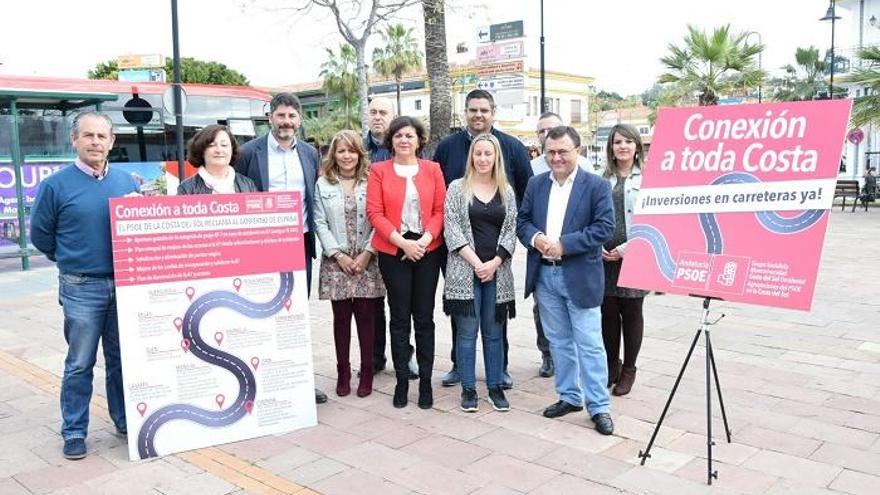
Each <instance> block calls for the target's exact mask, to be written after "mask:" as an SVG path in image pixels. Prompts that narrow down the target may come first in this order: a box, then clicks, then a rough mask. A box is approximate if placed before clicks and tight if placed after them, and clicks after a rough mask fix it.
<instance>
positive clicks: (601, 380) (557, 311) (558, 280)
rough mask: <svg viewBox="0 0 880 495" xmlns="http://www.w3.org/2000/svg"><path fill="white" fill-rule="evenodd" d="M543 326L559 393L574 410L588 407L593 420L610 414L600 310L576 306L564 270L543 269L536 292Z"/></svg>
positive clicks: (552, 267)
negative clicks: (548, 342)
mask: <svg viewBox="0 0 880 495" xmlns="http://www.w3.org/2000/svg"><path fill="white" fill-rule="evenodd" d="M535 297H536V298H537V299H538V308H539V310H540V313H541V324H542V325H543V326H544V334H545V335H546V336H547V340H549V341H550V354H551V355H552V356H553V363H554V364H555V365H556V392H557V393H558V394H559V398H560V400H564V401H565V402H568V403H569V404H571V405H573V406H581V405H583V404H584V403H586V406H587V411H589V413H590V416H593V415H596V414H599V413H605V412H608V410H609V407H610V403H611V398H610V397H609V396H608V389H607V388H605V387H606V385H607V383H608V363H607V361H606V358H605V346H604V345H603V343H602V316H601V312H600V310H599V307H598V306H597V307H594V308H581V307H579V306H577V305H575V304H574V302H573V301H572V300H571V297H570V296H569V294H568V288H567V287H566V286H565V278H564V277H563V274H562V267H561V266H547V265H542V266H541V267H540V268H539V270H538V284H537V287H536V289H535Z"/></svg>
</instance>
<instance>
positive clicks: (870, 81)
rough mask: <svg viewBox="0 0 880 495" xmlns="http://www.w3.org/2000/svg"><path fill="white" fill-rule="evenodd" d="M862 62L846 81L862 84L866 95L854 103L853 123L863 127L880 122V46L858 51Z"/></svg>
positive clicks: (855, 125)
mask: <svg viewBox="0 0 880 495" xmlns="http://www.w3.org/2000/svg"><path fill="white" fill-rule="evenodd" d="M858 57H859V58H860V59H861V64H859V66H858V67H856V68H855V69H854V70H853V71H852V74H850V75H849V76H847V77H846V78H845V81H846V82H849V83H853V84H857V85H860V86H862V87H863V88H864V91H862V93H864V95H865V96H860V97H858V98H856V100H855V103H853V110H852V124H853V126H854V127H861V126H863V125H867V124H880V47H877V46H871V47H865V48H862V49H861V50H859V51H858Z"/></svg>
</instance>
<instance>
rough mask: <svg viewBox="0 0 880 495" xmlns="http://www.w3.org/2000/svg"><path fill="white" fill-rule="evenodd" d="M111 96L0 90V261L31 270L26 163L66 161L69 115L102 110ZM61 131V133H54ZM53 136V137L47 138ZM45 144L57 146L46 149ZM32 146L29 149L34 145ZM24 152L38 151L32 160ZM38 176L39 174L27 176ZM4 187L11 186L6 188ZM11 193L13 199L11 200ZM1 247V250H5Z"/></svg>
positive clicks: (32, 189)
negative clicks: (11, 261) (18, 261)
mask: <svg viewBox="0 0 880 495" xmlns="http://www.w3.org/2000/svg"><path fill="white" fill-rule="evenodd" d="M117 98H118V95H116V94H114V93H92V92H65V91H40V90H20V89H8V88H2V87H0V194H2V196H0V201H2V204H0V206H2V212H0V224H2V232H0V235H2V238H0V239H2V242H3V244H0V257H4V258H8V257H19V258H21V268H22V270H27V269H29V268H30V259H29V258H30V256H32V255H33V254H35V252H34V250H33V249H31V248H30V247H29V246H28V235H27V232H28V225H29V222H28V220H27V219H28V213H29V212H30V207H31V205H32V203H33V195H34V194H36V186H35V183H36V180H29V181H28V182H29V184H30V186H31V187H27V188H26V183H25V176H24V171H25V167H26V165H27V162H29V161H30V160H32V159H34V160H37V161H39V160H40V159H43V158H51V156H49V155H54V156H55V158H56V159H57V157H58V156H69V155H70V153H71V151H72V150H71V145H70V142H69V138H67V136H68V135H69V132H68V130H69V129H70V123H69V122H68V120H69V118H68V116H69V114H70V113H71V112H72V111H76V110H78V109H82V108H87V107H91V108H95V109H97V110H100V109H101V105H102V104H103V103H104V102H112V101H116V100H117ZM58 126H62V127H63V130H64V131H65V132H47V131H48V130H49V129H52V130H53V131H57V128H58ZM50 136H54V137H50ZM47 139H50V140H54V141H56V142H52V143H46V142H45V141H46V140H47ZM31 143H34V144H33V145H32V144H31ZM29 148H34V149H39V150H40V153H39V154H38V155H37V156H32V154H29V153H28V149H29ZM29 172H30V173H31V174H38V173H40V172H38V171H29ZM6 186H14V188H13V187H6ZM13 189H14V198H13V195H12V194H11V192H12V190H13ZM4 244H5V245H4Z"/></svg>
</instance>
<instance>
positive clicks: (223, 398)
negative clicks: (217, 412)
mask: <svg viewBox="0 0 880 495" xmlns="http://www.w3.org/2000/svg"><path fill="white" fill-rule="evenodd" d="M214 400H215V401H217V407H219V408H220V409H223V402H225V401H226V396H225V395H223V394H217V397H214Z"/></svg>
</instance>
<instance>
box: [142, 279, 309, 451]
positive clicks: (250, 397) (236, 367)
mask: <svg viewBox="0 0 880 495" xmlns="http://www.w3.org/2000/svg"><path fill="white" fill-rule="evenodd" d="M280 276H281V285H280V287H279V288H278V293H277V294H275V296H274V297H273V298H272V299H271V300H269V301H268V302H262V303H256V302H253V301H249V300H247V299H245V298H243V297H241V296H239V295H238V294H237V293H235V292H229V291H213V292H208V293H206V294H204V295H202V296H200V297H199V298H197V299H196V300H195V301H193V302H192V304H190V306H189V309H187V311H186V315H185V316H184V317H183V324H182V327H181V333H182V338H184V339H189V341H190V347H189V351H190V352H192V354H193V356H195V357H196V358H198V359H201V360H202V361H204V362H206V363H208V364H212V365H214V366H219V367H221V368H224V369H226V370H229V372H230V373H232V374H233V375H234V376H235V377H236V379H237V380H238V385H239V391H238V396H237V397H236V398H235V400H234V401H232V403H231V404H230V405H229V407H227V408H226V409H221V410H219V411H209V410H207V409H202V408H200V407H196V406H193V405H190V404H169V405H167V406H164V407H162V408H160V409H157V410H156V411H154V412H153V413H152V414H150V415H149V416H148V417H147V419H146V420H145V421H144V423H143V424H142V425H141V429H140V431H139V432H138V438H137V449H138V454H139V455H140V457H141V459H145V458H148V457H156V456H158V455H159V454H158V453H157V452H156V448H155V445H154V440H155V437H156V433H157V431H158V430H159V428H160V427H161V426H162V425H163V424H165V423H167V422H169V421H173V420H175V419H183V420H188V421H193V422H195V423H198V424H200V425H204V426H209V427H215V428H216V427H222V426H228V425H231V424H233V423H235V422H237V421H238V420H239V419H241V418H242V417H243V416H244V415H245V414H247V407H246V406H245V405H246V404H248V402H250V404H251V405H252V404H253V401H254V399H255V398H256V395H257V387H256V381H255V378H254V374H253V372H252V371H251V369H250V368H249V367H248V365H247V364H245V363H244V361H242V360H240V359H238V358H237V357H235V356H233V355H232V354H228V353H226V352H223V351H221V350H219V349H216V348H214V347H211V346H209V345H208V344H207V343H206V342H205V340H204V339H202V337H201V335H200V333H199V323H200V322H201V320H202V318H204V317H205V315H206V314H207V313H208V312H209V311H211V310H213V309H216V308H228V309H231V310H233V311H235V312H237V313H240V314H242V315H245V316H247V317H249V318H254V319H262V318H268V317H270V316H272V315H274V314H276V313H278V312H279V311H280V310H281V308H283V307H284V303H285V301H286V300H288V299H289V298H290V297H291V295H292V294H293V273H290V272H288V273H281V274H280Z"/></svg>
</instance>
